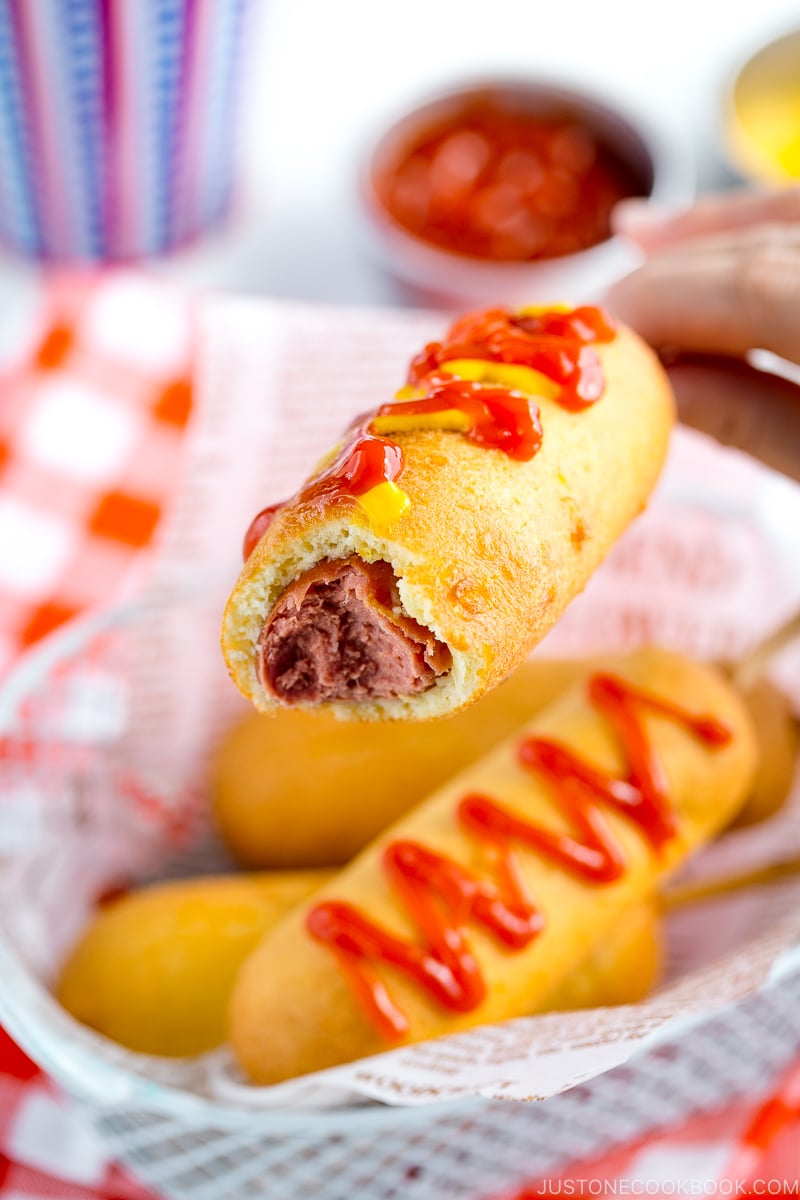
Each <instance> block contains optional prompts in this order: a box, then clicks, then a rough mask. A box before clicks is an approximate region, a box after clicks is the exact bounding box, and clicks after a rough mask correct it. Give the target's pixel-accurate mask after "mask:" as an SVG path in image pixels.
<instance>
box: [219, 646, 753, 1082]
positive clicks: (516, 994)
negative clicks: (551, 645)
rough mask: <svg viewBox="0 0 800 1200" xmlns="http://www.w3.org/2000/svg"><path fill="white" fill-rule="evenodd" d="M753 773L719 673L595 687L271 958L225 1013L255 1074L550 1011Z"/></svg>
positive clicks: (433, 805) (655, 658) (664, 666)
mask: <svg viewBox="0 0 800 1200" xmlns="http://www.w3.org/2000/svg"><path fill="white" fill-rule="evenodd" d="M755 763H756V747H755V740H754V735H753V730H752V727H751V723H750V720H749V717H748V715H747V712H746V710H745V708H744V706H743V705H742V703H741V701H740V699H739V698H738V696H737V695H736V693H735V692H734V691H733V689H732V688H731V687H730V685H729V684H728V683H727V682H726V681H725V680H724V679H723V678H722V677H721V676H720V675H718V674H717V673H716V672H715V671H713V670H711V669H710V668H708V667H704V666H700V665H698V664H696V663H692V662H690V661H689V660H687V659H684V658H681V657H680V656H678V655H673V654H669V653H667V652H665V651H660V650H645V651H640V652H639V653H637V654H635V655H633V656H631V658H630V659H628V660H627V661H626V662H624V663H623V664H622V665H620V667H618V668H617V670H616V671H615V673H614V674H613V675H609V674H603V673H594V674H590V676H589V678H588V679H587V680H584V681H581V682H580V683H579V684H578V685H576V686H575V687H574V688H573V689H571V690H570V691H569V692H568V693H566V694H565V695H564V696H562V697H561V698H560V699H559V700H558V701H556V702H555V703H554V704H553V705H552V706H551V707H550V708H548V709H547V710H546V712H544V713H542V714H540V716H539V717H538V718H537V719H536V720H535V721H533V722H532V723H531V724H530V725H529V726H528V727H527V728H526V729H525V730H524V731H523V732H522V734H521V735H519V734H518V735H516V736H515V737H513V738H512V739H510V740H509V741H507V742H506V743H504V744H503V745H502V746H500V747H498V748H497V749H496V750H494V751H493V752H492V753H491V754H489V755H487V756H486V757H485V758H483V759H482V760H481V761H480V762H479V763H476V764H473V766H472V767H470V768H469V769H468V770H467V771H465V772H463V774H461V775H460V776H458V777H457V778H456V779H454V780H453V781H451V782H450V783H448V784H447V785H445V786H444V787H443V788H441V789H440V790H439V791H438V792H437V793H436V794H435V795H434V796H432V797H431V798H430V800H428V801H426V802H425V803H424V804H423V805H420V806H419V807H418V808H417V809H415V810H414V812H413V813H411V814H409V815H408V816H407V817H405V818H404V819H403V820H401V821H399V822H398V823H397V824H396V825H395V826H393V827H392V829H391V830H389V831H387V833H385V834H384V835H383V836H382V837H381V838H379V839H378V840H377V841H376V842H374V843H373V844H372V845H371V846H370V847H368V848H367V849H366V850H365V851H364V852H363V854H361V855H360V856H359V857H358V858H357V859H356V860H355V861H354V862H353V863H352V864H351V865H350V866H349V867H348V868H346V869H345V870H344V871H343V872H342V873H341V874H340V875H338V876H337V877H335V879H334V880H333V882H332V883H330V884H329V885H327V886H326V887H325V888H323V889H322V892H321V893H319V895H318V896H317V897H315V900H314V903H313V904H311V905H303V906H301V907H300V908H299V909H297V910H296V911H295V912H294V913H292V914H291V915H290V916H289V917H288V918H287V919H286V920H284V921H282V922H281V923H280V924H279V925H278V926H277V927H276V928H275V929H274V930H273V931H272V933H271V934H270V935H268V936H267V937H266V938H265V939H264V941H263V942H262V943H261V945H260V946H259V947H258V949H257V950H256V951H255V952H254V954H253V955H252V956H251V957H250V958H249V959H248V960H247V961H246V962H245V964H244V966H243V968H242V970H241V973H240V975H239V977H238V979H237V982H236V986H235V989H234V993H233V996H232V1001H231V1040H232V1044H233V1047H234V1051H235V1053H236V1055H237V1057H238V1059H239V1062H240V1063H241V1065H242V1067H243V1069H244V1070H245V1071H246V1072H247V1074H248V1075H250V1076H251V1078H253V1079H254V1080H256V1081H259V1082H276V1081H278V1080H281V1079H285V1078H289V1077H291V1076H294V1075H298V1074H304V1073H306V1072H308V1071H313V1070H317V1069H320V1068H323V1067H326V1066H332V1065H334V1064H335V1063H339V1062H347V1061H350V1060H352V1059H354V1058H359V1057H361V1056H363V1055H367V1054H371V1053H375V1052H377V1051H380V1050H383V1049H386V1048H387V1047H389V1046H392V1045H397V1044H402V1043H404V1042H409V1041H419V1040H422V1039H425V1038H430V1037H436V1036H439V1035H441V1034H444V1033H450V1032H456V1031H458V1030H461V1029H467V1028H470V1027H472V1026H474V1025H478V1024H485V1023H491V1022H494V1021H498V1020H502V1019H504V1018H508V1017H512V1016H517V1015H520V1014H522V1013H525V1012H529V1011H532V1010H533V1011H539V1010H540V1009H541V1005H542V1004H544V1003H546V1000H547V997H548V995H551V994H552V992H553V991H554V989H555V988H557V987H558V986H559V984H560V983H561V982H562V981H563V980H564V979H566V978H567V977H568V975H569V974H570V973H571V972H572V971H573V970H574V969H575V968H576V966H577V965H578V964H579V963H580V962H581V961H582V960H584V959H585V958H586V956H587V955H588V954H589V953H590V951H591V950H592V948H594V947H596V946H597V945H598V944H600V943H601V942H602V941H603V939H604V938H605V936H606V934H607V932H608V930H610V929H612V928H613V927H614V925H615V923H616V922H617V921H618V920H619V919H620V917H621V915H622V914H623V913H625V912H626V911H627V910H628V909H630V907H631V906H635V905H636V904H637V903H641V902H642V900H644V899H645V898H646V897H647V896H648V895H651V894H652V893H653V892H654V891H655V890H656V889H657V887H658V886H659V883H660V881H661V880H662V879H663V878H664V877H665V876H666V875H667V874H668V873H669V872H670V871H671V870H672V869H674V868H675V867H676V866H678V865H679V864H680V862H681V861H682V860H683V859H684V858H685V857H686V855H687V854H688V853H689V852H690V851H691V850H693V849H695V848H696V847H697V846H699V845H701V844H702V843H703V842H704V841H706V840H707V839H708V838H710V837H711V836H713V834H714V833H715V832H716V831H717V830H719V829H720V828H721V827H722V826H723V825H725V824H726V822H728V821H729V820H730V819H731V817H732V816H733V814H734V812H735V811H736V809H737V807H738V806H739V805H740V804H741V803H742V801H743V800H744V797H745V795H746V794H747V791H748V789H749V787H750V784H751V781H752V776H753V772H754V770H755Z"/></svg>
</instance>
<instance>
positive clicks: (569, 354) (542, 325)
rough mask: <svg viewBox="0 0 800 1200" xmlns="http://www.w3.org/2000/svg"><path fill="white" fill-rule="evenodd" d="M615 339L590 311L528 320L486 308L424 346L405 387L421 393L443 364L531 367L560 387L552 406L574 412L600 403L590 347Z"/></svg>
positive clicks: (601, 383) (598, 372) (599, 378)
mask: <svg viewBox="0 0 800 1200" xmlns="http://www.w3.org/2000/svg"><path fill="white" fill-rule="evenodd" d="M614 337H615V331H614V328H613V326H612V325H611V324H610V323H609V322H608V320H607V318H606V317H605V315H604V314H603V313H602V312H601V311H600V309H598V308H593V307H591V306H589V305H586V306H584V307H582V308H576V309H573V310H572V311H571V312H568V313H559V312H546V313H532V314H531V315H529V316H524V315H522V316H514V314H513V313H511V312H508V311H507V310H506V309H503V308H491V309H489V310H488V311H487V312H482V313H471V314H469V315H468V316H466V317H462V318H461V319H460V320H458V321H456V322H455V324H454V325H453V326H452V327H451V328H450V330H449V332H448V334H447V336H446V337H445V339H444V341H441V342H429V343H428V345H427V346H426V347H425V348H424V350H423V351H422V353H421V354H418V355H417V357H416V358H415V359H414V361H413V362H412V364H411V368H410V370H409V374H408V382H409V383H410V384H412V385H414V386H417V387H420V386H422V387H424V386H425V382H426V379H428V378H429V377H431V376H434V378H435V377H436V372H437V371H438V370H439V369H440V368H441V367H442V366H443V364H444V363H447V362H453V361H454V360H455V359H459V358H473V359H480V360H483V361H485V362H498V363H508V364H513V365H514V366H521V367H531V368H533V370H535V371H539V372H540V373H541V374H542V375H546V376H547V378H548V379H552V380H553V382H554V383H557V384H559V385H560V391H559V394H558V396H557V397H556V400H557V402H558V403H559V404H560V405H561V406H562V408H566V409H569V410H570V411H572V412H577V411H580V410H581V409H583V408H588V407H589V406H590V405H591V404H594V403H595V401H597V400H599V399H600V397H601V396H602V394H603V391H604V389H605V376H604V374H603V368H602V365H601V363H600V359H599V358H598V356H597V354H596V352H595V351H594V350H593V349H592V348H591V345H590V343H592V342H610V341H612V340H613V339H614Z"/></svg>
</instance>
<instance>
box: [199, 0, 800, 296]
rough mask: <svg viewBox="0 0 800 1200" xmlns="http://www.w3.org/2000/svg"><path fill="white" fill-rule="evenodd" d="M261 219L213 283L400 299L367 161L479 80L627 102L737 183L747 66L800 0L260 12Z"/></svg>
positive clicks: (391, 5) (221, 264) (705, 168)
mask: <svg viewBox="0 0 800 1200" xmlns="http://www.w3.org/2000/svg"><path fill="white" fill-rule="evenodd" d="M253 3H254V6H255V8H256V10H257V16H258V18H259V20H258V23H257V28H256V31H255V33H254V36H253V47H252V50H253V56H254V64H255V72H254V74H255V92H254V95H253V96H252V98H251V102H250V104H249V105H248V110H247V112H248V120H247V130H246V148H247V162H248V165H249V170H250V175H251V178H252V176H253V175H254V174H255V176H256V178H257V183H256V186H255V188H252V187H251V189H250V204H249V207H250V211H249V212H247V213H245V214H244V217H245V220H244V222H243V224H242V225H241V226H240V228H239V230H238V231H237V234H236V236H235V237H229V238H227V239H224V242H225V245H224V246H219V245H218V246H217V247H215V248H214V249H213V250H212V251H211V252H208V251H207V252H206V253H204V254H202V255H199V256H198V255H197V254H195V255H193V256H191V259H190V261H189V262H187V263H185V264H184V271H188V272H189V273H190V274H191V275H192V276H193V277H195V278H198V279H214V280H216V281H218V282H221V283H223V284H225V285H226V286H235V287H239V288H241V289H243V290H248V291H260V292H269V293H272V294H274V295H280V296H291V297H301V298H312V299H319V300H330V301H345V302H351V303H361V302H367V303H370V302H379V303H391V302H398V300H400V299H401V297H400V296H399V295H398V294H397V292H396V291H395V290H394V289H393V288H392V286H391V284H390V283H389V282H388V281H387V280H386V279H385V277H384V276H383V275H382V274H381V273H380V271H379V270H377V269H376V268H374V267H373V266H372V264H371V263H370V262H369V261H368V260H366V259H365V256H364V254H363V247H362V246H361V245H360V244H359V222H358V218H357V210H356V205H355V200H354V193H355V191H356V187H355V179H356V176H357V171H358V164H359V162H360V161H361V160H362V159H363V156H364V151H365V148H366V146H367V145H368V144H369V142H370V140H371V139H372V137H373V136H374V134H375V133H376V132H377V131H379V130H380V129H381V127H382V126H383V125H384V123H385V122H386V121H387V120H389V119H391V117H392V116H393V115H394V114H395V113H397V112H398V111H402V110H403V109H404V108H407V107H410V106H411V105H413V104H414V103H415V102H416V101H417V100H418V99H419V98H420V97H421V96H424V95H425V94H426V93H428V92H430V91H432V90H437V89H439V88H440V87H441V86H442V85H443V84H447V83H448V82H450V81H456V80H461V79H463V78H465V77H475V76H493V75H501V76H502V75H504V74H510V73H511V74H515V75H524V76H531V77H542V76H544V77H546V78H550V79H553V78H555V79H566V80H569V81H571V82H573V83H576V84H578V85H579V86H584V87H588V88H590V89H593V90H599V91H600V92H601V93H603V94H605V95H606V96H608V97H609V98H614V97H616V98H619V99H620V100H621V101H622V102H623V103H624V104H625V106H626V107H627V108H628V109H629V110H632V111H633V112H634V113H637V112H639V113H641V114H643V115H644V116H645V117H646V118H647V119H648V121H650V122H654V123H656V124H657V125H659V126H660V127H661V128H662V129H663V130H665V131H666V132H667V133H668V134H669V135H670V137H671V138H672V140H673V141H674V142H675V143H676V144H677V146H678V148H679V149H680V151H681V153H682V154H683V155H685V156H686V158H687V159H688V160H689V161H690V162H692V163H696V165H697V168H698V183H699V186H700V187H702V188H705V187H708V186H713V185H717V186H719V184H720V183H721V182H722V181H723V179H724V176H723V174H722V166H721V161H720V158H719V154H718V150H717V149H716V147H717V146H718V141H717V138H716V134H717V130H718V116H717V114H718V108H719V104H720V98H721V96H722V95H723V93H724V89H725V85H726V83H727V81H728V80H729V79H730V76H731V72H732V70H733V68H734V67H735V66H736V65H737V64H738V63H740V62H742V61H743V60H744V59H745V58H747V57H748V56H749V54H751V53H752V52H753V51H754V50H755V49H756V48H758V46H759V45H761V44H763V42H765V41H768V40H770V39H771V38H772V37H773V36H776V35H778V34H780V33H782V32H784V31H785V30H786V29H788V28H791V27H792V26H794V25H800V4H798V2H797V0H760V2H759V0H657V2H654V0H460V2H458V0H253Z"/></svg>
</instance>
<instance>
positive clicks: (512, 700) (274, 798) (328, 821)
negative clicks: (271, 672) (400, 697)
mask: <svg viewBox="0 0 800 1200" xmlns="http://www.w3.org/2000/svg"><path fill="white" fill-rule="evenodd" d="M618 661H619V656H616V657H615V656H614V655H604V656H597V657H595V658H592V659H583V660H581V659H546V658H538V657H536V658H532V659H529V660H528V661H527V662H524V663H523V664H522V665H521V666H520V667H518V668H517V670H516V671H514V673H513V674H512V675H511V676H510V678H509V679H506V680H504V682H503V683H501V684H500V686H499V687H497V688H495V689H494V691H492V692H489V693H488V695H486V696H483V697H481V699H480V700H478V701H477V703H476V704H472V705H470V706H469V708H466V709H463V710H462V711H461V712H458V713H455V714H453V715H452V716H449V717H443V718H442V719H440V720H438V721H383V722H381V723H374V722H370V723H369V724H365V723H364V722H358V721H350V722H347V723H343V722H341V721H338V720H336V718H335V717H334V716H333V715H332V714H331V713H329V712H320V711H316V712H304V711H298V710H297V709H282V710H280V711H279V712H277V713H270V714H260V713H255V712H253V713H250V714H249V715H248V716H246V717H245V718H244V720H243V721H242V722H241V724H239V725H237V726H236V727H235V728H234V729H232V730H231V731H230V733H229V734H228V736H227V737H226V738H225V739H224V741H223V742H222V743H221V744H220V746H219V748H218V750H217V752H216V754H215V756H214V760H213V765H212V773H211V779H212V796H213V803H214V817H215V821H216V825H217V829H218V831H219V833H220V836H221V837H222V838H223V840H224V841H225V843H226V845H227V846H228V848H229V849H230V850H231V851H232V853H233V854H235V855H236V857H237V858H238V859H239V860H240V862H242V863H244V864H245V865H246V866H248V867H259V868H261V867H283V868H285V867H295V868H304V867H316V866H338V865H341V864H342V863H345V862H347V860H348V859H350V858H352V857H353V855H354V854H357V853H358V851H359V850H362V849H363V848H364V846H365V845H366V844H367V842H369V841H371V840H372V838H374V837H377V836H378V834H379V833H382V832H383V830H384V829H385V828H386V827H387V826H388V825H390V824H391V823H392V822H393V821H396V820H398V819H399V818H400V817H401V816H403V814H404V813H407V812H409V811H410V810H411V809H412V808H413V807H414V805H415V804H418V803H419V802H420V801H421V800H424V799H425V797H426V796H429V795H430V794H431V792H433V791H435V790H436V789H437V788H438V787H440V786H441V785H442V784H443V783H445V782H446V780H448V779H449V778H451V776H453V775H455V774H456V772H457V771H462V770H463V769H464V768H465V767H467V766H469V764H470V763H472V762H474V761H475V760H476V759H478V758H480V756H481V755H482V754H486V753H488V751H489V750H491V749H492V747H493V746H495V745H497V743H498V742H501V741H502V740H503V739H504V738H506V737H508V736H509V735H510V734H512V733H513V732H514V730H515V729H519V728H520V727H521V726H523V725H525V724H527V723H528V722H529V721H532V720H533V718H534V717H535V716H536V714H537V713H539V712H541V710H542V709H543V708H545V707H546V706H547V705H548V704H549V703H551V702H552V701H553V700H555V699H556V697H557V696H559V695H560V694H561V693H562V692H564V691H566V689H567V688H568V687H569V686H570V685H571V684H572V683H574V682H575V680H576V679H578V678H579V677H580V676H581V675H585V674H586V673H587V671H589V670H590V669H594V670H601V669H603V670H608V671H612V672H613V670H614V668H615V664H616V663H617V662H618ZM743 699H744V701H745V704H746V705H747V708H748V710H749V712H750V715H751V717H752V718H753V723H754V725H755V729H756V733H757V739H758V771H757V773H756V777H755V779H754V780H753V786H752V789H751V791H750V794H749V795H748V797H747V800H746V802H745V804H744V806H743V808H741V809H740V811H739V813H738V814H737V816H736V823H737V824H739V825H744V824H751V823H753V822H756V821H760V820H764V819H766V818H767V817H769V816H771V815H772V814H773V813H774V812H776V811H777V810H778V809H779V808H780V807H781V805H782V804H783V803H784V801H785V800H786V798H787V796H788V795H789V792H790V789H791V786H792V781H793V779H794V773H795V762H796V759H797V745H798V735H797V728H796V724H795V721H794V717H793V713H792V707H791V704H790V702H789V700H788V699H787V697H786V696H784V695H783V694H782V693H781V692H779V691H778V690H777V688H775V686H774V685H773V684H771V683H770V682H768V681H767V680H761V681H759V683H758V684H757V685H755V686H754V687H752V688H750V689H748V691H747V692H746V693H745V694H744V696H743ZM312 764H313V766H312Z"/></svg>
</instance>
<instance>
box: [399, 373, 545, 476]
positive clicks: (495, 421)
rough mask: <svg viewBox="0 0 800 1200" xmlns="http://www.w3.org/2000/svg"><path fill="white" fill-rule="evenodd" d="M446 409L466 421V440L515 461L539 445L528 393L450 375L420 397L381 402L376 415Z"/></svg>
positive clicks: (535, 414) (527, 457)
mask: <svg viewBox="0 0 800 1200" xmlns="http://www.w3.org/2000/svg"><path fill="white" fill-rule="evenodd" d="M448 408H455V409H458V411H459V412H462V413H464V414H465V416H466V417H467V418H468V420H469V421H470V427H469V429H468V430H467V431H466V433H465V435H464V436H465V437H466V438H467V439H468V440H469V441H471V442H477V444H478V445H479V446H490V447H491V448H492V449H494V450H502V451H503V452H504V453H505V454H507V455H508V456H509V458H515V459H517V460H518V461H519V462H528V461H529V460H530V459H531V458H533V456H534V454H535V453H536V451H537V450H538V449H539V447H540V446H541V444H542V423H541V421H540V419H539V410H538V408H537V407H536V405H535V404H534V403H533V402H532V401H531V400H530V398H529V397H528V396H524V395H523V394H522V392H517V391H514V390H513V389H510V388H504V387H487V386H486V385H484V384H480V383H473V382H471V381H470V380H467V379H456V378H455V377H454V376H452V375H451V376H446V375H445V376H441V377H439V378H434V379H433V380H432V381H431V383H430V384H429V386H428V387H427V388H426V392H425V395H424V396H423V397H422V399H420V400H403V401H398V402H397V403H395V404H384V405H382V406H381V407H380V408H379V409H378V414H377V415H378V416H380V417H383V416H391V415H393V414H397V415H398V416H402V415H403V414H406V413H407V414H417V413H419V414H422V413H438V412H442V411H443V410H444V409H448Z"/></svg>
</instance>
